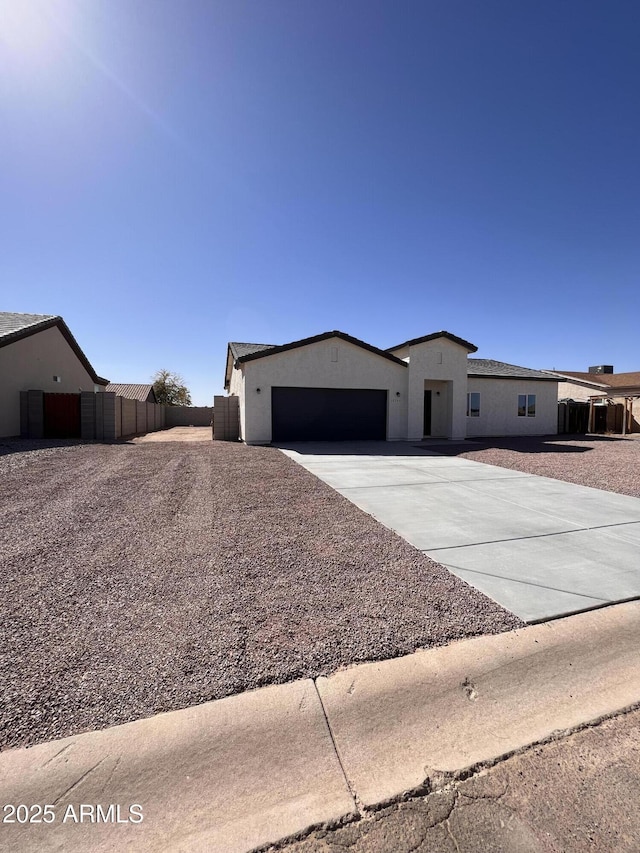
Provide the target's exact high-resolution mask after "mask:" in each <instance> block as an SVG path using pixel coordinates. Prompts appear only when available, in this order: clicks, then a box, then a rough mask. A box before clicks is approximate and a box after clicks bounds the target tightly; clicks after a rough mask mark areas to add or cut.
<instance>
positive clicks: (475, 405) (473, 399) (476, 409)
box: [467, 391, 480, 418]
mask: <svg viewBox="0 0 640 853" xmlns="http://www.w3.org/2000/svg"><path fill="white" fill-rule="evenodd" d="M467 417H468V418H479V417H480V394H479V393H478V392H477V391H470V392H469V393H468V394H467Z"/></svg>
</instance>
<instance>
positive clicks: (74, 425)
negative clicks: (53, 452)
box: [44, 394, 80, 438]
mask: <svg viewBox="0 0 640 853" xmlns="http://www.w3.org/2000/svg"><path fill="white" fill-rule="evenodd" d="M44 437H45V438H80V394H45V395H44Z"/></svg>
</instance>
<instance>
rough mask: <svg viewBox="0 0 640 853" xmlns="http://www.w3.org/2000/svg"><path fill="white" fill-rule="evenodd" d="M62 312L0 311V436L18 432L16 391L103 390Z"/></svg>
mask: <svg viewBox="0 0 640 853" xmlns="http://www.w3.org/2000/svg"><path fill="white" fill-rule="evenodd" d="M108 384H109V380H108V379H102V377H100V376H98V375H97V374H96V372H95V370H94V369H93V367H92V366H91V364H90V363H89V360H88V359H87V357H86V355H85V354H84V353H83V352H82V350H81V349H80V347H79V345H78V342H77V341H76V339H75V338H74V337H73V335H72V334H71V332H70V331H69V328H68V326H67V324H66V323H65V322H64V320H63V319H62V317H57V316H54V315H50V314H15V313H10V312H6V311H4V312H0V436H14V435H20V392H21V391H29V390H40V391H45V392H49V393H77V392H78V391H94V392H95V391H104V390H105V386H107V385H108Z"/></svg>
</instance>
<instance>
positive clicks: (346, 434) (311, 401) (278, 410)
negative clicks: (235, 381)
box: [271, 387, 387, 442]
mask: <svg viewBox="0 0 640 853" xmlns="http://www.w3.org/2000/svg"><path fill="white" fill-rule="evenodd" d="M271 434H272V440H273V441H276V442H282V441H350V440H381V441H384V440H385V439H386V438H387V391H386V390H378V389H368V388H357V389H353V388H290V387H272V388H271Z"/></svg>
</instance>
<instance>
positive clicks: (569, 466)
mask: <svg viewBox="0 0 640 853" xmlns="http://www.w3.org/2000/svg"><path fill="white" fill-rule="evenodd" d="M433 449H434V450H435V449H436V448H433ZM437 452H438V453H444V454H446V455H449V456H462V457H464V458H465V459H473V460H475V461H476V462H486V463H487V464H488V465H499V466H500V467H502V468H512V469H514V470H516V471H524V472H525V473H527V474H538V475H539V476H541V477H553V478H554V479H556V480H565V481H566V482H567V483H578V484H579V485H581V486H591V487H592V488H594V489H604V490H605V491H608V492H617V493H618V494H620V495H632V496H633V497H636V498H638V497H640V433H636V434H634V435H632V436H627V437H626V438H622V436H605V435H589V436H586V435H582V436H543V437H541V438H503V439H493V440H481V439H470V440H469V441H467V442H465V443H464V444H460V445H450V446H447V445H439V446H438V447H437Z"/></svg>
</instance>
